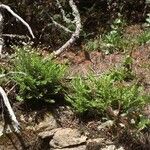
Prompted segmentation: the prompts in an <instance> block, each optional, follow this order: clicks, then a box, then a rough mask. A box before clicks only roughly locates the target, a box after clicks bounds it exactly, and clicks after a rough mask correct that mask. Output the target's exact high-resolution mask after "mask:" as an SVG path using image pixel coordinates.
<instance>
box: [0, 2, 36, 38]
mask: <svg viewBox="0 0 150 150" xmlns="http://www.w3.org/2000/svg"><path fill="white" fill-rule="evenodd" d="M0 8H3V9H6V10H7V11H8V12H9V13H10V14H11V15H12V16H14V17H15V18H16V19H18V20H20V21H21V22H22V24H24V25H25V26H26V27H27V29H28V31H29V33H30V34H31V36H32V38H35V36H34V34H33V32H32V29H31V27H30V26H29V24H28V23H27V22H26V21H25V20H23V19H22V18H21V17H20V16H19V15H17V14H16V13H15V12H14V11H13V10H12V9H11V8H10V7H9V6H8V5H4V4H0Z"/></svg>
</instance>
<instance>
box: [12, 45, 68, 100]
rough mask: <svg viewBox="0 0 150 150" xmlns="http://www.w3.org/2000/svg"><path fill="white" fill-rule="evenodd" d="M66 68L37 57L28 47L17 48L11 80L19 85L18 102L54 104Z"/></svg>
mask: <svg viewBox="0 0 150 150" xmlns="http://www.w3.org/2000/svg"><path fill="white" fill-rule="evenodd" d="M65 70H66V67H65V66H64V65H61V64H57V63H56V62H54V61H53V60H52V59H46V58H42V57H41V56H39V55H38V54H37V53H36V52H34V51H33V50H31V48H29V47H23V48H17V56H16V58H15V60H14V71H15V72H23V73H25V75H22V74H15V75H14V76H13V80H14V81H15V82H16V83H17V84H18V85H19V93H18V97H17V98H18V100H24V101H26V100H28V101H31V103H32V102H34V101H35V102H38V101H43V102H44V101H45V102H54V97H55V95H56V94H58V93H59V92H60V91H61V89H62V87H61V79H62V78H63V77H64V74H65Z"/></svg>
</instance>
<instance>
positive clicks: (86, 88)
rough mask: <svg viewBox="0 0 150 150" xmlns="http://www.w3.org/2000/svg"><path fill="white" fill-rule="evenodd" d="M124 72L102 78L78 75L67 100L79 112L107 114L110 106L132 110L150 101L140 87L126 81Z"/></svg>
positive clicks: (122, 109) (115, 72) (122, 111)
mask: <svg viewBox="0 0 150 150" xmlns="http://www.w3.org/2000/svg"><path fill="white" fill-rule="evenodd" d="M125 78H126V77H125V75H124V71H122V70H121V71H119V70H117V71H116V70H115V71H112V72H110V73H107V74H104V75H102V76H100V77H94V76H92V75H89V77H88V79H87V80H84V79H82V78H81V77H76V78H75V79H74V80H73V81H72V82H71V90H70V91H69V92H68V93H67V94H66V98H67V100H68V101H69V102H70V104H71V105H72V106H73V108H74V109H75V110H76V112H77V113H79V114H83V113H85V112H87V111H93V110H96V111H97V112H99V113H100V114H103V115H105V116H107V109H108V108H112V110H118V111H120V112H119V113H121V114H122V113H125V114H128V113H132V112H135V111H140V109H141V108H142V107H143V106H144V105H145V104H148V103H149V98H148V96H145V95H142V89H141V87H139V86H137V85H136V84H132V85H128V84H124V79H125Z"/></svg>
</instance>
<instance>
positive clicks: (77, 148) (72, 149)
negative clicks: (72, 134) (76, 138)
mask: <svg viewBox="0 0 150 150" xmlns="http://www.w3.org/2000/svg"><path fill="white" fill-rule="evenodd" d="M50 150H86V146H85V145H81V146H77V147H73V148H62V149H58V148H56V149H50Z"/></svg>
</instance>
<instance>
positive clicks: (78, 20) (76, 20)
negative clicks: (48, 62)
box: [52, 0, 82, 56]
mask: <svg viewBox="0 0 150 150" xmlns="http://www.w3.org/2000/svg"><path fill="white" fill-rule="evenodd" d="M56 2H57V5H58V7H59V8H60V10H61V13H62V15H63V20H64V21H65V22H66V23H74V24H75V26H76V29H75V31H74V32H73V33H72V36H71V38H70V39H69V40H68V41H67V42H66V43H65V44H64V45H63V46H62V47H61V48H59V49H58V50H56V51H55V52H54V55H55V56H58V55H60V54H61V53H62V52H63V51H64V50H65V49H66V48H68V47H70V46H71V45H72V44H73V43H74V42H75V40H76V39H77V38H79V35H80V31H81V27H82V25H81V18H80V13H79V11H78V8H77V6H76V4H75V3H74V1H73V0H69V5H70V7H71V8H72V15H73V16H74V20H73V21H71V20H70V19H68V18H67V17H66V15H65V11H64V10H63V8H62V6H61V4H60V2H59V0H56ZM52 21H53V23H55V25H56V24H57V25H58V23H57V22H56V21H55V22H54V20H52ZM59 27H60V24H59ZM61 28H62V29H64V30H65V31H67V30H69V29H67V30H66V27H65V28H64V27H61Z"/></svg>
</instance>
